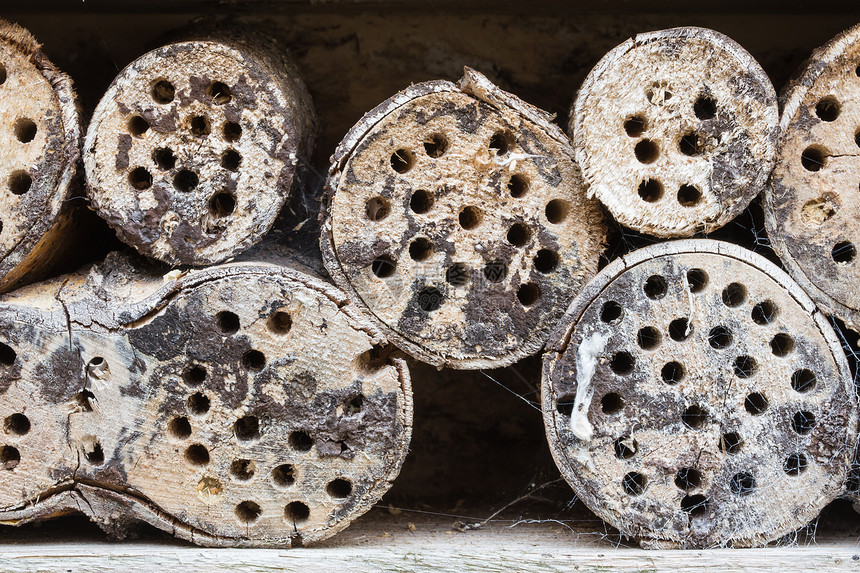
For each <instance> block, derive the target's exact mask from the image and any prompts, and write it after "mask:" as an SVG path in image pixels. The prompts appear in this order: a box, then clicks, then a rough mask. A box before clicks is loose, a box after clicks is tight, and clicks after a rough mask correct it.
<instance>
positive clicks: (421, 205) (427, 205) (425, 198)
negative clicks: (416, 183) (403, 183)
mask: <svg viewBox="0 0 860 573" xmlns="http://www.w3.org/2000/svg"><path fill="white" fill-rule="evenodd" d="M432 207H433V195H431V194H430V192H429V191H425V190H424V189H419V190H418V191H415V192H414V193H412V198H411V199H410V200H409V208H410V209H412V212H413V213H418V214H421V213H426V212H427V211H429V210H430V209H431V208H432Z"/></svg>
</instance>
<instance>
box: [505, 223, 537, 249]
mask: <svg viewBox="0 0 860 573" xmlns="http://www.w3.org/2000/svg"><path fill="white" fill-rule="evenodd" d="M531 238H532V231H531V229H529V228H528V227H527V226H526V225H524V224H523V223H514V224H513V225H511V228H510V229H508V242H509V243H510V244H512V245H513V246H515V247H524V246H525V245H526V244H528V242H529V241H530V240H531Z"/></svg>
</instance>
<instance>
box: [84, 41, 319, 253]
mask: <svg viewBox="0 0 860 573" xmlns="http://www.w3.org/2000/svg"><path fill="white" fill-rule="evenodd" d="M314 122H315V118H314V114H313V109H312V104H311V101H310V96H309V95H308V93H307V89H306V88H305V86H304V84H303V83H302V81H301V79H300V77H299V75H298V72H297V70H296V69H295V66H294V65H293V64H292V62H291V61H290V59H289V57H288V55H287V53H286V51H284V50H283V49H282V48H279V47H278V46H277V45H275V44H274V43H273V41H272V40H270V39H268V38H267V37H264V36H261V35H259V34H258V33H250V32H246V33H244V34H238V33H233V32H232V31H229V30H228V31H222V32H219V33H217V34H212V35H211V38H210V39H203V40H191V41H185V42H179V43H174V44H168V45H166V46H163V47H161V48H158V49H157V50H154V51H152V52H149V53H147V54H145V55H143V56H141V57H140V58H138V59H137V60H135V61H134V62H132V63H131V64H130V65H129V66H128V67H126V68H125V69H124V70H123V71H122V72H120V74H119V75H118V76H117V77H116V79H115V80H114V82H113V84H111V86H110V87H109V88H108V90H107V93H105V95H104V97H103V98H102V100H101V102H100V103H99V105H98V106H97V107H96V110H95V113H94V115H93V121H92V123H91V124H90V127H89V129H88V131H87V136H86V140H85V143H84V149H85V152H84V155H85V157H84V165H85V167H86V174H87V183H88V187H89V195H90V198H91V200H92V203H93V206H94V207H95V208H96V209H97V211H98V213H99V215H101V217H102V218H104V219H105V220H106V221H107V222H108V223H109V224H110V225H111V226H112V227H113V228H114V229H115V230H116V232H117V235H118V236H119V238H120V239H122V240H123V241H125V242H126V243H128V244H129V245H132V246H133V247H135V248H136V249H137V250H138V251H139V252H141V253H143V254H145V255H149V256H151V257H154V258H157V259H159V260H162V261H165V262H168V263H171V264H188V265H208V264H215V263H219V262H222V261H224V260H226V259H228V258H229V257H231V256H234V255H236V254H238V253H240V252H241V251H243V250H245V249H247V248H248V247H250V246H251V245H253V244H254V243H256V242H257V241H259V240H260V238H261V237H262V236H263V234H265V233H266V231H268V230H269V228H270V227H271V226H272V224H273V222H274V220H275V218H276V217H277V215H278V212H279V210H280V208H281V206H282V205H283V204H284V200H285V198H286V197H287V195H288V194H289V191H290V186H291V184H292V181H293V176H294V174H295V172H296V167H297V165H298V163H299V162H300V160H302V159H303V158H305V157H307V156H308V154H309V153H310V149H311V147H312V140H313V130H314Z"/></svg>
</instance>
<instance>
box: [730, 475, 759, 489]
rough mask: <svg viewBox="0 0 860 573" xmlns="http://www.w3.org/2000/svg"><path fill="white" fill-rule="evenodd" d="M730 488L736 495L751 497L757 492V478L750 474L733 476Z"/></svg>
mask: <svg viewBox="0 0 860 573" xmlns="http://www.w3.org/2000/svg"><path fill="white" fill-rule="evenodd" d="M729 487H730V488H731V490H732V493H733V494H735V495H749V494H751V493H752V492H753V491H754V490H755V478H754V477H753V475H752V474H751V473H749V472H740V473H736V474H735V475H733V476H732V479H731V480H730V481H729Z"/></svg>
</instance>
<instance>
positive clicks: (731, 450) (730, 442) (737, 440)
mask: <svg viewBox="0 0 860 573" xmlns="http://www.w3.org/2000/svg"><path fill="white" fill-rule="evenodd" d="M742 445H743V441H742V440H741V437H740V435H739V434H737V433H735V432H726V433H725V434H723V435H722V436H720V451H722V452H723V453H726V454H736V453H738V452H739V451H740V450H741V446H742Z"/></svg>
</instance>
